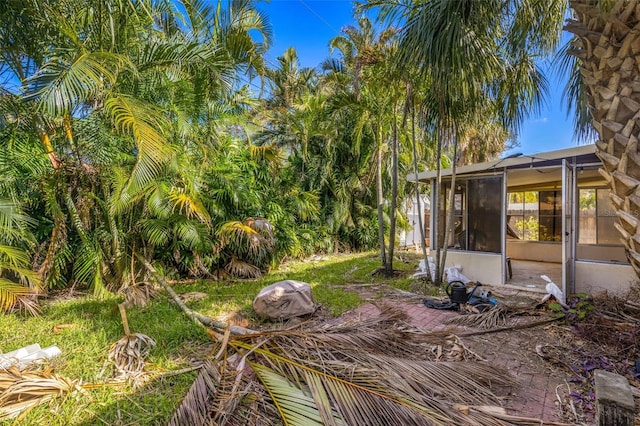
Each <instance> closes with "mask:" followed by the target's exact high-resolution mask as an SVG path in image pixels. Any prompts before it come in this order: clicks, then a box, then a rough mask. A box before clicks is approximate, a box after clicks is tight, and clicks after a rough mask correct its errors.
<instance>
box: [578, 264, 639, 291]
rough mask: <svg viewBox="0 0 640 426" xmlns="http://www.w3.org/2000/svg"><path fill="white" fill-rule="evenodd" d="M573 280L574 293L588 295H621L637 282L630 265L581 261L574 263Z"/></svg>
mask: <svg viewBox="0 0 640 426" xmlns="http://www.w3.org/2000/svg"><path fill="white" fill-rule="evenodd" d="M575 278H576V279H575V291H576V293H589V294H596V293H600V292H603V291H607V292H608V293H609V294H622V293H624V292H625V291H627V290H629V287H630V286H631V284H633V283H635V282H638V281H639V280H638V277H637V275H636V273H635V272H634V270H633V268H632V267H631V265H628V264H627V265H624V264H620V263H605V262H589V261H582V260H578V261H576V263H575Z"/></svg>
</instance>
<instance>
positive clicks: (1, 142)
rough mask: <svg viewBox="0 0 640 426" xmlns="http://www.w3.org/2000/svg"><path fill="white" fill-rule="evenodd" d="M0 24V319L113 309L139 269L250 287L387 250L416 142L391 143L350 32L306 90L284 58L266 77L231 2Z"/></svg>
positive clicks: (33, 11) (392, 117) (372, 57)
mask: <svg viewBox="0 0 640 426" xmlns="http://www.w3.org/2000/svg"><path fill="white" fill-rule="evenodd" d="M0 20H1V22H2V25H1V29H0V51H1V52H2V56H1V59H0V75H1V79H0V84H1V85H0V175H1V176H2V179H0V201H1V203H2V204H1V206H2V209H1V211H0V219H1V220H0V227H1V229H2V232H1V233H0V235H2V241H0V244H2V245H0V277H2V279H1V280H0V302H1V303H0V305H1V306H2V308H3V309H7V308H10V307H11V306H15V305H16V303H18V302H22V303H23V306H29V305H28V304H25V303H27V302H26V300H27V299H25V298H24V297H23V296H25V295H26V294H28V293H31V292H36V291H46V290H49V289H55V288H64V287H71V286H80V287H89V288H91V289H92V291H93V292H94V294H95V295H96V296H101V295H104V294H105V292H108V291H118V290H122V289H125V288H127V287H129V286H132V285H135V284H136V283H139V282H142V281H144V280H145V277H144V274H143V272H142V271H143V268H141V267H140V265H141V262H140V259H141V258H145V259H147V260H151V261H153V262H154V263H155V264H156V265H157V266H158V267H159V268H161V269H163V270H164V272H165V273H166V274H170V275H173V276H175V277H221V276H227V275H231V276H236V277H257V276H259V275H260V274H261V273H262V272H264V271H265V270H267V269H269V268H270V267H272V266H273V265H275V264H277V263H278V262H279V261H281V260H282V259H283V258H285V257H299V256H303V255H307V254H310V253H314V252H333V251H346V250H361V249H368V248H372V247H375V246H376V245H377V244H379V243H380V242H382V244H383V246H384V244H385V243H386V244H389V238H390V235H391V236H392V237H391V240H390V243H391V244H393V241H394V238H395V234H396V233H397V232H398V231H397V230H396V229H395V228H393V230H392V231H389V228H390V224H391V223H393V224H394V225H395V222H396V221H397V219H396V217H398V218H400V219H401V218H402V210H403V209H404V208H403V206H404V200H406V199H407V195H408V193H409V192H410V190H411V189H410V188H409V187H408V186H407V185H405V184H404V182H405V179H404V176H406V174H407V173H408V172H409V171H410V170H411V168H410V167H411V164H412V163H411V161H412V158H411V155H410V154H411V152H412V151H411V149H410V145H409V143H410V141H411V140H412V138H411V137H410V136H411V135H410V131H409V130H410V129H412V128H413V135H412V136H413V140H415V139H416V132H417V133H418V135H417V137H418V138H419V139H420V140H421V141H426V142H428V141H429V140H430V138H429V137H428V133H425V132H424V130H422V127H418V130H416V126H415V125H414V126H409V125H407V121H408V114H407V101H406V98H407V92H406V87H405V82H404V81H403V80H402V79H401V78H396V77H397V74H395V75H394V74H393V73H394V72H395V71H393V63H394V62H393V58H392V55H393V54H394V49H395V47H394V46H395V44H394V43H395V42H394V36H395V31H394V30H392V29H390V30H386V31H384V32H382V33H380V34H377V33H376V32H375V30H374V26H373V24H372V23H371V22H370V21H369V20H368V19H367V18H362V19H360V21H359V27H349V28H347V29H345V33H344V35H341V36H339V37H337V38H336V39H335V40H333V41H332V43H331V46H332V48H333V49H334V55H333V56H332V57H331V58H330V59H328V60H327V61H326V62H325V63H324V64H322V67H321V68H322V70H321V71H316V70H313V69H305V68H302V67H300V64H299V61H298V58H297V54H296V51H295V49H289V50H288V51H286V52H284V53H283V55H282V56H281V57H280V58H279V60H278V64H277V65H276V66H275V67H273V68H269V67H267V66H266V65H265V61H264V58H263V55H264V53H265V51H266V50H267V49H268V48H269V43H270V39H271V29H270V27H269V24H268V19H267V17H266V16H265V15H264V14H262V13H260V12H259V11H258V10H257V9H256V8H255V5H254V4H253V3H252V2H251V1H249V0H238V1H229V2H220V3H218V4H216V3H213V2H211V3H210V2H200V1H187V2H174V1H170V0H166V1H164V0H145V1H138V2H130V1H125V0H121V1H115V2H114V1H104V0H54V1H44V0H26V1H22V0H20V1H18V0H8V1H6V2H2V5H0ZM319 69H320V68H319ZM256 87H266V88H267V89H268V90H266V91H265V92H264V93H266V94H262V92H261V93H260V94H262V97H259V96H258V94H259V93H256V92H257V91H256V90H255V88H256ZM403 110H404V114H403ZM415 116H416V115H415V114H414V117H415ZM414 119H415V120H417V118H414ZM394 146H395V147H396V148H393V147H394ZM398 147H399V149H398ZM431 149H432V148H431V146H430V144H429V143H425V144H420V146H419V147H418V150H417V152H418V155H419V159H418V160H417V161H418V162H419V163H420V165H421V166H420V167H421V168H423V167H424V166H425V164H426V163H425V162H426V161H427V160H428V159H429V158H431V157H432V156H430V155H428V153H429V152H430V151H431ZM391 154H393V155H391ZM394 164H396V166H394ZM394 182H395V184H394ZM394 188H395V189H394ZM392 189H393V191H392ZM376 210H377V213H376ZM400 225H401V226H402V225H403V222H402V220H400Z"/></svg>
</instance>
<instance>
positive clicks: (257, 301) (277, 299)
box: [253, 280, 317, 319]
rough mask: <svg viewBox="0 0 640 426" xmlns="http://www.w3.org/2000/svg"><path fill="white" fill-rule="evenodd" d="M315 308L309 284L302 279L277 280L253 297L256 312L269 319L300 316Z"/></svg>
mask: <svg viewBox="0 0 640 426" xmlns="http://www.w3.org/2000/svg"><path fill="white" fill-rule="evenodd" d="M316 308H317V305H316V303H315V302H314V300H313V293H312V291H311V286H310V285H309V284H307V283H305V282H302V281H294V280H284V281H278V282H276V283H273V284H271V285H269V286H267V287H265V288H263V289H262V290H260V292H259V293H258V295H257V296H256V297H255V298H254V299H253V310H254V311H255V312H256V314H258V315H259V316H261V317H267V318H271V319H290V318H294V317H300V316H303V315H308V314H311V313H313V312H314V311H315V310H316Z"/></svg>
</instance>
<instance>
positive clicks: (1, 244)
mask: <svg viewBox="0 0 640 426" xmlns="http://www.w3.org/2000/svg"><path fill="white" fill-rule="evenodd" d="M30 224H31V225H32V224H33V220H32V219H30V218H29V217H27V216H25V215H24V214H22V212H20V211H19V209H18V207H17V206H16V204H15V203H13V202H11V201H9V200H6V199H0V312H2V311H9V310H10V309H12V308H13V307H14V306H16V305H21V306H23V307H24V308H25V309H27V310H29V311H30V312H31V313H34V314H35V313H36V310H35V305H34V304H33V301H32V300H31V299H30V298H29V297H30V296H33V295H37V294H38V293H39V292H41V290H42V288H41V285H40V284H41V281H40V279H39V277H38V275H37V274H36V273H35V272H33V271H32V270H31V269H30V258H29V253H28V251H27V250H28V249H29V248H33V245H34V244H33V243H34V240H33V236H32V235H31V233H30V230H29V228H28V226H29V225H30Z"/></svg>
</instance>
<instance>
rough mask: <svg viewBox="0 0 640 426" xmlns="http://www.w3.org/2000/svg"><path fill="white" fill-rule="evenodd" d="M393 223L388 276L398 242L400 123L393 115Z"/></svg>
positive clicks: (391, 269) (390, 232)
mask: <svg viewBox="0 0 640 426" xmlns="http://www.w3.org/2000/svg"><path fill="white" fill-rule="evenodd" d="M391 163H392V166H391V170H392V171H391V173H392V175H391V214H390V217H391V225H390V226H389V261H388V262H387V276H392V275H393V251H394V249H395V244H396V204H397V203H398V123H397V122H396V118H395V117H393V137H392V138H391Z"/></svg>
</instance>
